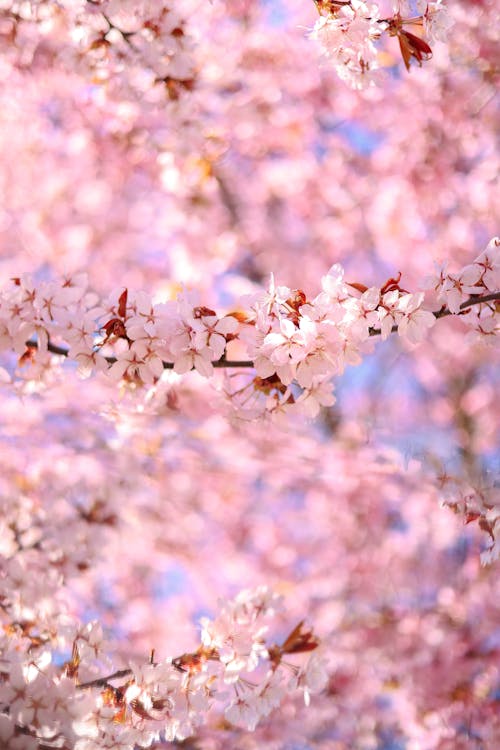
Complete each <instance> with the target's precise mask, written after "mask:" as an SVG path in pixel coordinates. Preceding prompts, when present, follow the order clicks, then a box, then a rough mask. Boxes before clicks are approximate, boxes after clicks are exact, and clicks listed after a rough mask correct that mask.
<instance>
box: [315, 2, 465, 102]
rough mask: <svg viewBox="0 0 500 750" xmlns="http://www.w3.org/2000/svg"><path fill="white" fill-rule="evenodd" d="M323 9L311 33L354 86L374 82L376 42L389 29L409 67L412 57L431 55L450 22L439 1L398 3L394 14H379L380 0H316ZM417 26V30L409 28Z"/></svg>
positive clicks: (319, 7)
mask: <svg viewBox="0 0 500 750" xmlns="http://www.w3.org/2000/svg"><path fill="white" fill-rule="evenodd" d="M315 2H316V6H317V8H318V11H319V13H320V17H319V19H318V20H317V21H316V23H315V25H314V27H313V29H312V31H311V33H310V37H311V38H312V39H315V40H316V41H317V42H318V43H319V47H320V50H321V53H322V54H323V56H324V57H325V58H326V59H327V60H328V61H329V63H331V64H332V65H333V67H334V68H335V71H336V73H337V75H338V76H339V77H340V78H341V79H342V80H343V81H345V82H346V83H348V84H349V85H350V86H351V87H352V88H355V89H362V88H366V87H367V86H370V85H373V84H374V83H375V78H374V73H375V74H376V71H377V70H378V69H379V54H378V49H377V45H376V42H377V41H378V40H379V39H380V37H381V36H382V35H383V34H385V33H387V35H388V36H395V37H397V38H398V41H399V46H400V50H401V55H402V58H403V61H404V64H405V66H406V69H407V70H409V68H410V62H411V61H412V60H414V61H416V62H417V64H418V65H422V61H424V60H428V59H429V58H430V57H431V56H432V49H431V47H430V46H429V44H428V43H427V42H428V41H430V42H434V41H438V40H439V41H444V40H445V38H446V34H447V32H448V30H449V28H450V26H451V24H452V21H451V20H450V18H449V16H448V13H447V10H446V6H445V5H444V4H443V3H442V2H441V0H437V2H429V3H428V2H422V0H418V2H417V3H416V13H417V15H414V14H413V13H412V12H411V11H412V3H411V2H398V3H397V4H396V8H395V11H394V14H393V16H391V17H388V18H381V17H380V9H379V7H378V5H376V4H370V5H368V4H367V3H366V2H364V1H363V0H346V1H345V2H344V1H343V0H339V2H337V1H336V0H315ZM408 27H410V28H413V30H414V31H416V33H413V32H410V31H408Z"/></svg>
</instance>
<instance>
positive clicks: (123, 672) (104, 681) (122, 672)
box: [77, 669, 132, 690]
mask: <svg viewBox="0 0 500 750" xmlns="http://www.w3.org/2000/svg"><path fill="white" fill-rule="evenodd" d="M131 674H132V670H131V669H119V670H118V671H117V672H113V674H110V675H108V676H107V677H98V678H97V679H96V680H89V682H81V683H80V684H79V685H77V688H78V690H85V689H87V688H94V687H98V688H102V687H108V685H109V683H110V682H111V680H118V679H120V678H121V677H129V675H131Z"/></svg>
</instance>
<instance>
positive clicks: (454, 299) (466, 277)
mask: <svg viewBox="0 0 500 750" xmlns="http://www.w3.org/2000/svg"><path fill="white" fill-rule="evenodd" d="M499 247H500V239H499V238H498V237H495V238H494V239H492V240H491V242H490V243H489V244H488V246H487V248H486V249H485V250H484V252H482V253H481V255H479V256H478V257H477V258H476V260H475V261H474V262H473V263H471V264H470V265H468V266H465V268H462V270H461V271H459V272H458V273H450V272H449V271H448V270H447V268H446V267H445V268H442V269H441V270H440V272H439V274H438V276H437V278H435V279H434V280H433V282H432V283H433V286H434V289H435V290H436V292H437V293H438V300H439V302H441V303H442V304H443V305H444V306H445V307H446V308H447V309H448V310H449V311H450V312H451V313H453V314H457V313H461V314H462V317H463V320H464V322H465V323H467V325H469V326H470V327H471V328H472V329H474V330H476V331H479V332H480V333H483V334H485V335H490V336H491V335H494V334H496V333H498V325H499V324H498V309H497V308H498V300H491V302H489V303H487V302H486V303H485V304H482V305H478V306H474V307H473V308H468V309H466V310H464V309H463V306H465V305H466V302H467V300H468V299H470V298H471V297H476V296H477V297H485V296H488V295H489V294H491V293H494V292H495V291H496V290H497V289H498V288H499V287H500V251H499Z"/></svg>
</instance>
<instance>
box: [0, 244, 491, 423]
mask: <svg viewBox="0 0 500 750" xmlns="http://www.w3.org/2000/svg"><path fill="white" fill-rule="evenodd" d="M321 285H322V291H321V292H320V293H319V294H318V295H316V297H314V298H312V299H311V300H307V299H306V296H305V295H304V293H303V292H302V291H301V290H293V289H290V288H289V287H285V286H276V285H275V283H274V279H273V278H272V279H271V284H270V287H269V289H268V290H267V291H266V292H262V293H258V294H256V295H254V296H253V297H251V298H245V299H244V300H242V308H243V309H244V310H245V312H244V313H242V312H235V313H233V314H228V315H225V316H222V317H219V316H218V315H217V314H216V312H215V311H214V310H211V309H210V308H207V307H205V306H203V305H200V304H199V300H198V298H197V297H196V296H195V295H193V293H191V292H182V293H181V294H180V295H179V296H178V297H177V299H176V300H173V301H167V302H159V303H155V302H153V300H152V299H151V297H150V296H149V295H148V294H146V293H145V292H138V293H136V294H129V292H128V290H125V291H122V292H121V293H120V292H119V291H116V292H113V293H112V294H111V295H110V296H109V297H108V299H106V300H103V301H99V300H98V298H97V297H96V295H95V294H93V293H91V292H89V291H88V289H87V278H86V275H85V274H77V275H74V276H65V277H63V278H62V279H60V280H58V281H53V282H42V283H40V284H39V285H35V284H34V282H33V280H32V279H31V278H30V277H29V276H21V277H19V278H16V279H14V280H13V281H11V283H10V285H9V286H7V288H6V289H4V290H3V291H2V292H1V293H0V347H1V348H2V349H4V350H8V349H12V350H14V351H15V352H16V353H17V354H18V355H19V356H20V363H21V364H25V363H26V361H29V362H32V360H33V362H32V367H31V368H30V371H29V373H27V376H28V378H30V379H33V378H34V377H39V376H40V374H41V373H42V372H43V371H44V370H46V369H47V368H50V364H51V360H52V354H53V352H51V349H50V348H49V341H50V342H61V344H62V345H63V346H66V347H67V351H66V350H65V349H61V350H60V351H61V353H67V356H68V358H69V359H73V360H74V361H75V362H76V363H77V365H78V369H79V371H80V373H81V374H82V375H84V376H86V375H89V374H91V373H92V372H93V371H97V372H103V373H106V374H107V376H108V377H109V378H110V379H111V380H112V381H115V382H118V381H124V380H125V381H127V382H128V383H131V384H135V385H141V384H145V385H149V386H153V385H155V384H156V383H157V382H158V381H159V380H160V379H161V378H162V376H163V372H164V368H169V367H170V368H173V370H174V372H175V373H177V374H179V375H182V374H185V373H187V372H188V371H190V370H192V369H194V370H195V371H196V372H198V373H199V374H200V375H202V376H204V377H206V378H211V377H212V376H213V375H214V364H221V363H222V364H225V362H224V360H225V358H226V357H227V346H228V344H229V343H230V342H232V341H234V340H236V339H238V340H239V343H240V344H243V345H244V347H245V356H246V357H247V358H248V359H247V360H246V361H247V362H248V364H253V367H254V368H255V373H256V377H252V379H251V381H250V382H249V383H247V384H246V385H244V386H240V384H238V386H237V387H232V386H231V384H228V386H227V388H226V392H227V393H228V394H229V395H230V396H231V398H232V402H233V405H234V406H235V407H236V409H237V410H238V412H239V413H240V414H241V415H242V416H245V417H246V418H254V417H256V416H259V415H262V414H264V413H266V412H278V413H283V412H284V411H290V410H292V411H299V412H301V413H304V414H306V415H307V416H310V417H315V416H317V414H318V412H319V410H320V408H321V407H322V406H329V405H331V404H333V402H334V397H333V393H332V386H331V383H330V381H331V378H332V377H334V376H337V375H339V374H341V373H343V372H344V369H345V367H346V366H347V365H354V364H358V363H359V362H361V361H362V358H363V356H364V354H365V353H366V352H368V351H370V350H371V349H372V347H373V336H374V335H378V334H379V335H380V336H381V338H382V339H386V338H387V337H388V336H389V335H390V333H391V332H392V331H394V330H397V332H398V334H399V336H400V337H402V338H403V339H405V340H406V341H407V342H408V343H410V344H416V343H418V342H420V341H422V340H423V339H424V338H425V337H426V336H427V333H428V331H429V329H430V328H432V326H433V325H434V323H435V322H436V314H435V313H432V312H430V311H429V310H427V309H425V305H426V302H425V295H424V293H423V292H417V293H408V292H407V291H405V290H402V289H401V287H400V286H399V281H398V280H397V279H390V280H389V281H388V282H387V283H386V284H385V285H384V286H383V287H382V288H378V287H370V288H367V287H364V286H362V285H360V284H349V283H347V282H346V281H345V279H344V270H343V268H342V267H341V266H340V265H339V264H337V265H334V266H332V268H331V269H330V271H329V272H328V274H327V275H326V276H324V277H323V279H322V281H321ZM499 286H500V279H499V241H498V239H494V240H492V241H491V242H490V243H489V245H488V247H487V248H486V250H485V251H484V252H483V253H481V255H480V256H478V258H477V259H476V260H475V261H474V263H472V264H471V265H469V266H466V267H465V268H464V269H463V270H462V271H461V272H460V273H458V274H449V273H447V272H446V271H445V270H443V271H441V272H440V275H439V278H438V280H437V282H435V284H434V288H435V290H436V291H437V292H438V300H439V301H441V302H442V303H443V304H444V305H445V306H446V308H447V310H448V311H449V312H450V313H459V312H463V313H464V315H463V317H464V318H465V320H466V321H467V322H468V323H469V325H471V326H472V327H473V328H474V329H475V330H477V331H479V332H480V333H483V334H487V335H493V334H494V333H495V332H496V331H497V330H498V322H497V321H498V313H497V308H496V306H495V304H494V301H493V302H491V303H489V304H488V303H485V304H475V305H474V307H473V308H467V310H465V311H463V310H461V307H460V306H461V305H462V304H463V303H466V302H467V301H471V300H472V301H473V302H474V303H476V302H480V298H481V297H483V296H485V295H487V294H488V293H490V292H492V291H494V290H497V289H498V287H499ZM476 297H477V298H478V299H477V300H476ZM465 313H466V314H465ZM440 314H441V313H440V312H438V313H437V316H438V317H439V315H440ZM33 337H35V338H36V342H37V351H36V354H35V352H34V349H33V348H32V347H31V348H30V347H29V346H28V349H27V348H26V346H27V342H28V341H29V340H30V339H31V340H32V339H33ZM57 351H58V350H57V349H56V350H55V352H56V353H57Z"/></svg>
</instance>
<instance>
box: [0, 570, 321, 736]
mask: <svg viewBox="0 0 500 750" xmlns="http://www.w3.org/2000/svg"><path fill="white" fill-rule="evenodd" d="M3 584H4V586H3V590H4V594H3V599H2V607H3V609H4V611H5V612H8V614H9V616H10V617H11V619H12V621H13V622H14V621H15V619H16V617H17V616H18V612H19V610H18V604H17V603H16V595H15V587H16V585H17V582H16V577H15V576H13V575H12V570H11V569H9V567H8V566H7V568H6V569H5V574H4V577H3ZM41 601H42V600H41V598H40V597H39V598H38V602H36V597H33V602H34V603H35V602H36V603H37V604H38V605H40V604H41ZM280 605H281V598H280V597H278V596H277V595H275V594H273V593H272V592H271V591H270V590H269V589H268V588H267V587H264V586H261V587H259V588H258V589H256V590H254V591H252V590H246V591H242V592H241V593H240V594H239V595H238V596H237V597H236V599H235V600H234V601H228V602H224V603H221V610H220V613H219V615H218V616H217V617H216V619H215V620H213V621H210V620H208V619H207V618H204V620H203V623H202V628H203V630H202V644H201V645H200V647H199V648H198V649H197V650H196V651H195V652H193V653H190V654H182V655H181V656H179V657H177V658H167V659H164V660H163V661H161V662H154V661H153V660H152V659H151V660H150V661H149V662H146V663H135V662H134V663H132V662H130V663H129V664H128V665H127V666H126V667H125V668H121V669H118V670H117V669H114V668H113V662H112V659H111V658H110V656H111V655H110V654H109V653H107V649H109V648H110V644H108V643H106V642H105V640H104V638H103V632H102V629H101V627H100V625H99V624H98V623H95V622H91V623H88V624H87V625H81V624H79V623H77V622H75V621H71V620H70V619H69V618H64V617H63V616H59V622H58V618H55V619H53V620H52V621H51V623H50V626H49V624H48V623H47V628H46V629H44V630H40V629H38V631H37V634H36V635H35V634H34V632H33V629H32V628H31V627H29V626H28V625H26V626H24V627H23V626H22V625H19V628H16V627H15V626H14V625H12V627H11V628H5V632H4V634H3V636H0V642H2V641H4V643H2V644H1V645H2V646H3V647H4V648H3V649H2V661H1V676H2V680H1V682H0V738H1V739H2V740H3V742H4V747H5V746H7V747H9V748H10V749H12V750H14V749H15V750H24V749H25V748H26V749H30V748H36V747H38V742H42V743H44V746H47V747H54V748H57V747H61V746H63V745H62V743H65V745H64V746H68V745H69V746H71V747H72V748H74V750H91V749H95V748H97V747H99V748H111V747H112V748H117V747H119V748H123V750H133V749H134V748H135V747H136V746H137V745H139V746H140V747H144V748H146V747H150V746H151V745H153V744H154V743H155V742H158V741H160V740H166V741H169V742H171V741H174V740H183V739H185V738H187V737H189V736H191V735H192V734H193V733H194V732H195V730H196V728H197V727H199V726H200V725H201V724H203V723H204V721H205V720H206V718H207V715H208V713H209V712H210V709H211V708H212V706H214V705H215V706H216V707H217V706H219V707H224V706H225V716H226V719H227V721H228V722H231V724H234V725H236V726H242V727H245V728H247V729H255V727H256V726H257V724H258V723H259V721H260V720H261V719H262V718H263V717H265V716H268V715H269V713H270V712H271V711H272V710H273V709H274V708H276V707H277V706H279V704H280V703H281V701H282V700H283V699H284V698H285V696H286V695H287V694H288V693H291V692H295V691H296V690H302V691H304V693H305V694H306V695H307V700H308V699H309V694H310V693H315V692H320V691H321V690H322V689H323V688H324V686H325V684H326V681H327V674H326V671H325V660H324V658H322V657H320V656H319V655H317V654H316V653H315V654H314V655H313V656H312V657H310V658H308V659H306V661H305V662H304V661H303V660H302V661H303V663H302V664H293V663H290V662H287V663H286V665H285V664H284V663H282V661H281V652H282V651H283V650H284V651H286V650H287V646H286V643H285V644H284V645H283V646H282V647H280V646H276V645H274V646H271V644H267V645H266V640H265V637H266V634H267V631H268V629H269V624H268V621H269V620H270V618H271V617H272V616H273V615H274V614H276V612H277V610H278V609H279V608H280ZM39 616H40V612H37V613H36V615H35V617H39ZM64 619H66V622H64ZM39 627H40V626H38V628H39ZM293 632H294V633H295V634H296V640H297V639H298V640H297V643H296V648H294V652H295V653H300V652H301V651H303V652H307V651H310V650H314V649H316V648H317V646H318V642H317V641H316V640H315V639H314V638H313V636H312V633H311V632H310V631H304V629H303V626H302V625H299V626H298V627H297V628H296V629H295V630H294V631H293ZM300 639H302V640H300ZM268 649H269V650H268ZM65 650H66V651H67V652H68V653H69V654H70V657H69V658H68V659H67V661H65V662H64V663H63V664H62V665H57V663H56V661H55V659H54V657H55V655H56V653H57V652H58V651H59V652H63V651H65ZM103 670H105V675H106V676H105V675H104V674H103ZM249 673H252V682H249V680H248V677H247V675H248V674H249ZM83 675H85V677H83Z"/></svg>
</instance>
